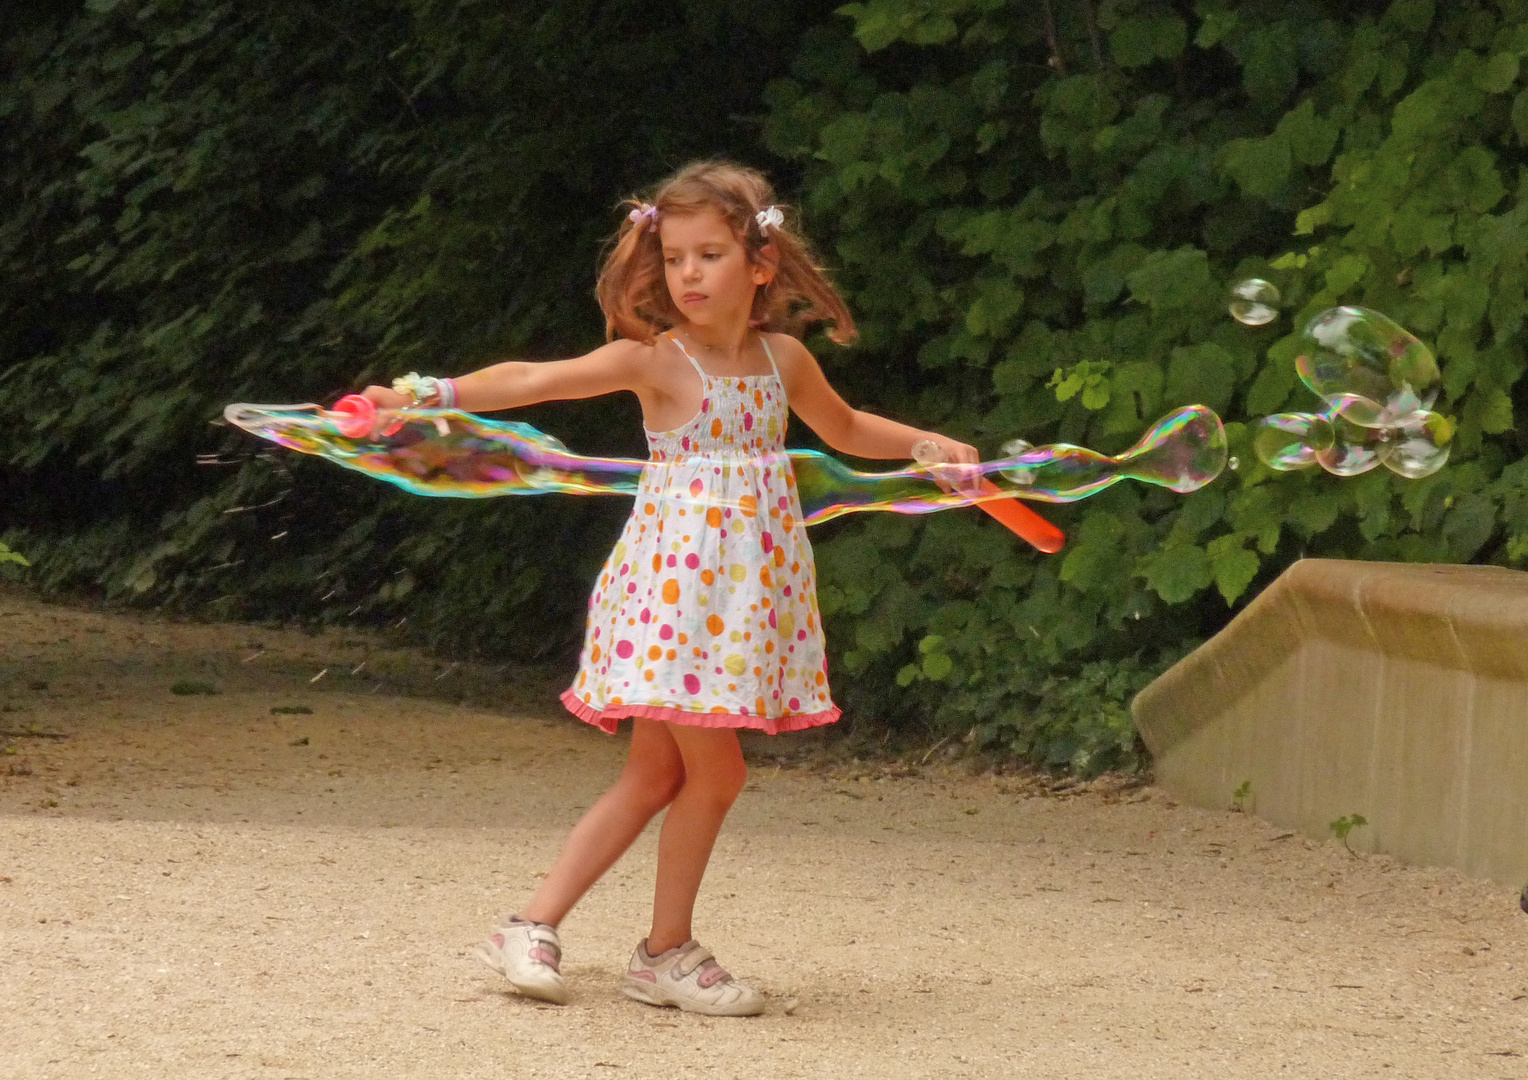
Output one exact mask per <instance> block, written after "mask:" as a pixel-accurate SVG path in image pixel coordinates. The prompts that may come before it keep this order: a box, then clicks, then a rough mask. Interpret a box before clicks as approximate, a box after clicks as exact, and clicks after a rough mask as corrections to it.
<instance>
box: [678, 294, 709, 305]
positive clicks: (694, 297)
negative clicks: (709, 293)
mask: <svg viewBox="0 0 1528 1080" xmlns="http://www.w3.org/2000/svg"><path fill="white" fill-rule="evenodd" d="M705 298H706V294H705V293H698V292H687V293H685V294H684V295H683V296H681V297H680V298H679V299H680V300H682V301H684V302H685V303H686V304H698V303H700V302H701V301H702V300H704V299H705Z"/></svg>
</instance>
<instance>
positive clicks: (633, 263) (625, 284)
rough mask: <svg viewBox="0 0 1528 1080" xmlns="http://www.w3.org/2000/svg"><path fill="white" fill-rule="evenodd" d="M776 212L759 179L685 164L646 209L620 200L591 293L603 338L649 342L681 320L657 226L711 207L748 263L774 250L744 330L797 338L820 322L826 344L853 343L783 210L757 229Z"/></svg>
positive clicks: (847, 322)
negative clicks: (618, 218)
mask: <svg viewBox="0 0 1528 1080" xmlns="http://www.w3.org/2000/svg"><path fill="white" fill-rule="evenodd" d="M775 205H777V204H776V203H775V194H774V190H773V189H772V188H771V187H770V186H769V181H768V180H766V179H764V176H763V174H762V173H759V172H756V171H755V170H753V169H749V168H745V167H744V166H742V165H734V164H732V163H731V162H728V161H697V162H695V163H693V164H691V165H686V166H685V167H684V168H682V169H680V170H679V171H678V172H677V173H675V174H674V175H673V176H671V177H669V178H668V179H667V180H665V181H664V182H663V183H662V184H660V185H658V188H657V190H656V191H654V193H653V196H652V201H651V204H648V203H644V202H641V201H640V200H637V199H628V200H626V202H624V203H623V204H622V207H623V209H625V208H630V209H632V210H633V213H632V215H631V216H629V217H627V218H625V219H623V220H622V222H621V228H620V231H619V232H618V233H617V234H616V240H615V246H614V248H613V249H612V250H611V252H610V254H609V255H607V256H606V258H605V264H604V266H602V267H601V268H600V276H599V283H598V285H597V286H596V287H595V292H596V294H597V295H598V297H599V302H600V308H601V310H603V311H604V313H605V336H606V338H607V339H614V338H617V337H623V338H631V339H632V340H634V341H642V342H651V341H652V340H653V338H655V337H656V336H657V335H658V334H660V333H662V332H663V331H665V330H668V329H669V328H670V327H673V326H675V325H676V324H678V323H679V322H680V321H681V319H682V317H681V316H680V314H679V309H678V308H676V307H675V306H674V300H673V298H672V297H671V296H669V291H668V284H667V282H666V281H665V280H664V274H663V245H662V242H661V241H660V240H659V238H658V223H659V222H660V221H662V219H663V218H664V216H665V215H668V214H693V213H697V212H698V211H701V210H704V209H707V208H709V209H712V210H715V211H716V212H717V213H719V214H720V215H721V216H722V219H723V220H725V221H726V222H727V224H728V225H730V226H731V227H732V232H733V234H734V235H735V236H737V238H738V239H739V240H740V241H741V242H742V244H743V250H744V252H745V253H746V255H747V257H748V261H749V263H751V264H753V265H759V264H763V263H767V262H768V261H769V260H768V258H767V257H766V256H765V255H764V253H763V249H764V247H765V246H766V245H768V246H769V247H771V248H773V249H774V256H775V259H774V265H775V273H774V277H772V278H771V279H770V281H769V283H768V284H766V285H761V286H760V287H759V290H758V292H756V293H755V294H754V298H753V313H752V315H751V317H750V319H749V323H750V325H752V326H754V327H757V328H758V329H761V330H773V331H780V332H784V333H788V334H796V333H799V332H800V330H801V328H802V327H803V326H804V324H806V323H808V322H812V321H815V320H819V319H825V320H827V321H829V322H831V323H832V324H833V328H832V329H831V330H829V331H828V337H829V338H831V339H832V340H833V341H836V342H837V343H838V344H840V345H847V344H849V343H850V342H852V341H853V340H854V339H855V337H857V336H858V335H857V332H856V331H855V329H854V319H853V317H852V316H851V315H850V314H849V309H848V307H847V306H846V305H845V304H844V301H843V297H841V296H839V295H838V292H837V290H835V289H834V288H833V286H832V285H830V284H829V283H828V279H827V278H826V277H824V276H823V272H822V269H821V268H820V267H818V266H817V264H816V262H815V260H814V259H813V258H812V252H811V249H810V248H809V247H808V246H807V244H806V241H805V240H804V239H803V238H802V237H801V236H800V235H799V234H798V233H797V232H796V231H795V229H794V228H792V226H791V221H790V217H791V215H789V213H788V208H787V207H784V206H781V207H779V209H780V210H781V211H782V212H786V217H785V220H784V221H783V222H782V223H780V224H778V225H775V224H772V225H770V226H769V227H768V228H767V229H766V228H765V227H763V226H761V225H760V224H759V221H758V214H759V212H760V211H761V210H765V209H767V208H768V207H770V206H775ZM639 212H641V213H639Z"/></svg>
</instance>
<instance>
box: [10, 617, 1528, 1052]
mask: <svg viewBox="0 0 1528 1080" xmlns="http://www.w3.org/2000/svg"><path fill="white" fill-rule="evenodd" d="M362 661H365V662H366V664H367V665H368V666H367V667H364V668H362V669H361V671H360V672H359V673H357V674H355V675H350V674H349V672H350V671H351V670H352V669H353V668H354V667H355V666H356V665H357V664H359V663H361V662H362ZM325 668H327V669H328V672H329V674H328V675H326V676H325V677H324V678H322V679H320V680H319V681H318V682H317V683H312V682H310V681H309V680H310V679H311V678H312V676H313V675H314V674H315V673H316V672H317V671H319V670H322V669H325ZM443 670H444V671H450V675H449V678H446V677H443V678H442V679H437V678H435V676H436V675H439V674H440V673H441V671H443ZM342 676H343V677H342ZM479 676H482V673H481V672H477V673H475V672H474V671H473V670H471V669H467V668H464V669H461V670H460V671H454V670H452V669H436V670H432V669H431V668H430V665H429V662H428V661H425V660H422V659H420V658H418V657H412V656H410V655H409V654H407V653H403V652H400V651H398V650H387V649H384V648H382V647H381V646H380V645H378V644H377V643H376V642H373V641H370V640H368V639H362V638H356V637H342V636H340V635H336V634H329V635H319V636H308V635H304V634H301V633H297V632H292V631H273V630H268V629H257V628H251V627H241V626H198V625H185V624H175V623H169V622H163V621H158V620H145V619H134V618H130V617H125V616H122V615H113V614H105V613H100V612H94V611H89V610H81V609H73V608H61V607H50V606H44V605H41V604H38V603H36V602H34V601H32V600H30V599H27V598H26V597H24V596H21V595H18V594H15V593H0V710H3V711H0V728H4V729H5V730H6V731H8V732H12V733H19V734H13V735H11V736H9V737H5V738H0V743H3V745H4V746H5V756H4V757H0V934H3V940H4V945H5V949H4V955H5V961H4V964H3V966H0V1077H17V1078H20V1077H26V1078H29V1080H31V1078H52V1077H77V1076H96V1075H101V1076H114V1077H133V1076H149V1077H187V1078H197V1080H204V1078H205V1080H212V1078H221V1077H258V1078H262V1080H265V1078H269V1080H285V1078H296V1077H303V1078H313V1080H335V1078H344V1077H453V1078H464V1080H465V1078H475V1077H493V1078H495V1080H502V1078H504V1077H512V1078H519V1077H532V1076H547V1077H553V1076H555V1077H585V1076H590V1077H612V1078H622V1077H626V1078H635V1077H665V1078H671V1077H749V1078H769V1080H774V1078H784V1077H833V1078H835V1080H838V1078H847V1077H898V1078H903V1077H907V1078H914V1077H929V1078H934V1077H939V1078H943V1077H1058V1078H1059V1077H1067V1078H1074V1077H1088V1078H1090V1080H1095V1078H1096V1080H1107V1078H1114V1077H1120V1078H1125V1077H1128V1078H1130V1080H1141V1078H1151V1077H1162V1078H1171V1080H1190V1078H1199V1077H1203V1078H1206V1080H1209V1078H1213V1080H1223V1078H1225V1077H1229V1076H1235V1077H1273V1076H1278V1077H1313V1078H1315V1077H1319V1078H1321V1080H1336V1078H1343V1080H1346V1078H1353V1077H1471V1078H1474V1077H1493V1078H1494V1077H1501V1078H1509V1077H1511V1078H1516V1077H1522V1076H1524V1075H1525V1074H1528V1057H1525V1056H1528V947H1525V944H1524V940H1523V939H1524V936H1525V932H1528V915H1524V914H1522V913H1521V912H1520V911H1519V910H1518V908H1517V898H1516V896H1515V895H1513V894H1511V893H1509V892H1508V891H1507V890H1504V889H1501V888H1499V887H1496V886H1493V885H1490V884H1488V883H1481V882H1476V881H1471V880H1468V879H1465V878H1463V877H1460V876H1459V875H1458V874H1456V873H1454V872H1453V871H1442V870H1432V869H1421V868H1408V867H1402V866H1399V865H1396V864H1395V863H1393V862H1391V861H1389V860H1387V859H1384V858H1371V857H1362V858H1360V857H1354V856H1350V855H1349V854H1348V853H1347V852H1346V851H1345V850H1344V849H1343V848H1342V847H1341V845H1339V844H1336V843H1335V842H1333V843H1326V844H1313V843H1310V842H1308V841H1305V840H1302V839H1300V838H1298V837H1294V836H1290V835H1288V834H1286V833H1283V832H1281V831H1279V830H1276V829H1274V828H1273V827H1271V826H1269V825H1268V824H1266V823H1264V822H1262V821H1259V820H1258V819H1257V818H1255V817H1252V816H1249V815H1241V814H1235V813H1231V812H1229V811H1228V812H1224V813H1205V812H1202V811H1198V810H1194V809H1191V808H1187V807H1180V806H1176V805H1174V803H1173V802H1172V800H1170V799H1169V798H1167V797H1166V795H1165V794H1164V793H1162V792H1160V791H1157V790H1154V789H1151V788H1132V787H1129V786H1128V785H1125V784H1121V783H1118V782H1114V783H1100V784H1096V785H1086V786H1079V787H1073V788H1070V789H1067V790H1065V791H1061V792H1053V791H1051V790H1050V789H1049V786H1048V785H1046V784H1044V783H1042V782H1040V781H1038V780H1036V779H1034V778H1025V777H990V776H986V777H970V776H966V775H963V774H961V773H960V772H958V771H957V770H955V769H954V768H953V767H946V768H943V769H936V768H926V769H922V770H915V772H916V773H918V774H917V775H911V776H891V775H887V774H886V772H887V771H886V770H880V769H877V768H875V767H872V766H861V765H856V764H851V765H841V766H839V767H837V768H834V769H825V768H816V769H805V768H791V767H779V766H778V765H775V764H771V760H770V755H771V753H772V752H773V751H774V750H776V749H777V748H778V747H777V744H772V743H770V742H768V741H767V740H762V739H761V740H757V741H755V742H753V743H752V744H751V746H750V752H751V754H752V756H753V759H754V762H755V764H754V767H753V771H752V775H751V779H750V782H749V786H748V789H747V791H746V792H745V794H744V796H743V798H742V799H741V800H740V802H739V804H738V807H737V809H736V810H735V811H734V815H733V818H732V820H731V821H730V822H729V825H728V827H727V829H726V830H724V832H723V835H722V839H721V841H720V843H719V845H718V848H717V852H716V856H715V859H714V860H713V863H712V868H711V872H710V875H709V877H708V878H707V882H706V886H705V889H704V890H703V892H702V897H701V907H700V911H699V914H698V929H699V931H700V933H701V936H702V940H704V941H705V942H706V943H707V945H708V946H710V947H711V948H713V949H714V950H716V952H717V953H718V955H719V956H720V957H721V959H722V960H723V962H724V963H725V964H726V965H727V966H728V967H729V968H730V969H731V970H733V971H734V972H735V973H736V974H738V975H740V976H742V977H745V978H748V979H751V980H753V981H755V982H756V984H757V985H759V986H760V987H761V988H763V989H764V990H766V991H767V992H768V993H769V995H770V997H771V1008H770V1011H769V1013H768V1014H767V1015H766V1016H764V1017H761V1018H758V1019H752V1020H720V1019H718V1020H711V1019H705V1018H699V1017H693V1016H689V1015H685V1014H680V1013H677V1012H674V1011H671V1010H655V1009H652V1008H649V1007H645V1006H642V1005H639V1004H636V1003H634V1002H631V1001H628V1000H627V999H625V998H624V997H622V996H620V994H619V993H618V992H617V990H616V981H617V978H618V975H619V973H620V971H621V970H622V968H623V966H624V964H625V961H626V958H627V956H628V955H629V953H630V950H631V948H632V947H633V945H634V944H635V942H636V940H637V938H638V937H640V936H641V934H642V933H643V932H644V929H645V922H644V919H645V916H646V914H647V910H648V901H649V893H650V889H651V881H652V858H653V847H654V832H653V830H650V831H649V833H648V835H646V836H644V837H643V838H642V840H640V841H639V842H638V844H637V846H636V848H635V849H634V850H633V851H632V853H631V854H630V855H629V856H628V857H627V858H626V860H625V861H623V862H622V863H621V864H620V865H619V866H618V867H617V868H616V870H615V871H614V872H613V873H612V874H611V875H610V877H609V878H607V879H606V880H605V881H604V882H602V883H601V884H600V885H599V886H598V887H597V888H596V889H595V891H594V892H593V893H591V894H590V896H589V897H588V898H587V899H586V901H585V902H584V904H583V905H582V906H581V907H580V908H579V909H578V910H577V911H575V913H574V914H573V916H572V917H570V918H569V920H568V921H567V923H566V924H565V926H564V928H563V930H564V934H563V937H564V942H565V945H566V948H567V962H566V970H567V972H568V975H569V980H570V984H571V988H572V992H573V1004H571V1005H570V1006H568V1007H566V1008H557V1007H554V1006H548V1005H538V1004H533V1003H530V1002H528V1001H525V1000H522V999H520V998H518V997H516V996H515V995H513V994H512V993H509V992H507V991H506V988H505V986H504V985H503V983H502V981H501V980H499V979H498V977H497V976H496V975H494V974H493V973H492V972H490V971H488V970H487V969H486V968H483V967H481V966H480V965H479V964H478V963H477V962H476V961H474V960H472V959H471V958H470V957H469V956H468V955H467V950H468V948H469V947H470V945H471V944H472V942H473V941H475V940H476V939H477V938H478V937H479V935H480V934H481V933H482V931H483V929H484V927H485V926H486V925H487V923H488V921H489V920H490V919H491V918H492V917H493V916H495V915H496V914H498V913H500V912H501V911H504V910H507V909H509V908H511V907H513V905H514V904H515V903H516V902H517V901H518V900H519V899H521V898H522V897H523V896H524V895H525V894H526V893H527V891H528V890H529V889H530V888H531V886H532V885H533V883H534V880H535V877H536V875H537V873H538V872H539V871H540V870H542V869H544V868H545V867H546V866H547V865H548V864H549V862H550V860H551V859H552V857H553V855H554V854H555V851H556V849H557V846H558V844H559V842H560V840H561V838H562V835H563V833H564V832H565V830H566V829H567V828H568V827H569V826H570V825H571V824H572V823H573V822H574V821H575V820H576V819H577V816H578V814H579V812H580V810H581V809H582V808H583V807H585V806H587V805H589V803H590V801H591V800H592V799H593V798H594V797H596V795H597V794H598V793H599V792H600V791H601V790H602V789H603V787H604V786H605V785H607V784H608V783H609V781H610V780H611V779H612V778H613V776H614V775H615V772H616V770H617V769H618V768H619V764H620V760H621V754H622V751H623V740H621V739H619V738H617V739H612V738H608V737H606V736H603V735H601V734H600V733H598V732H596V731H594V730H592V729H589V728H586V727H584V726H583V725H580V724H577V723H576V722H573V721H571V720H568V719H564V718H562V717H561V716H557V715H556V714H554V713H552V712H551V711H550V710H549V709H548V708H546V707H542V708H541V711H540V713H539V714H537V713H535V712H529V713H528V712H525V711H503V710H492V709H488V708H485V707H482V706H480V705H476V706H475V705H473V704H470V703H469V704H456V703H453V702H450V701H444V700H440V699H439V698H438V697H435V698H428V697H419V696H405V695H403V694H401V693H399V692H398V691H399V690H400V688H401V689H411V688H412V689H414V690H416V691H418V690H423V689H428V690H431V691H432V692H435V693H439V692H440V691H441V688H442V686H443V685H451V680H452V679H457V678H459V679H461V680H462V681H461V684H460V685H461V686H462V687H463V690H462V693H463V695H464V696H466V697H467V698H468V699H469V702H470V700H472V699H474V697H480V696H481V694H482V692H483V691H484V687H486V686H488V683H487V682H485V681H479V682H477V683H474V682H473V679H474V678H478V677H479ZM486 678H487V676H482V679H486ZM410 679H412V680H413V682H412V683H410V681H409V680H410ZM500 679H501V682H502V680H503V676H502V675H501V676H500ZM368 680H371V681H368ZM177 682H180V683H182V684H184V683H186V682H192V683H197V682H200V683H203V684H206V685H205V686H203V687H201V688H203V689H206V688H211V689H216V690H217V691H218V692H217V693H215V694H194V693H193V694H175V693H172V692H171V690H170V687H171V686H172V684H175V683H177ZM186 688H187V687H186V686H185V685H182V686H181V689H183V690H184V689H186ZM372 690H376V692H371V691H372ZM537 690H538V693H543V694H544V691H543V690H542V688H537ZM544 700H550V698H549V697H545V698H544ZM273 708H276V709H285V710H298V709H304V708H305V709H311V710H312V711H311V712H300V711H284V712H275V713H273V712H272V710H273ZM38 733H52V734H58V735H63V736H66V737H64V738H47V737H44V736H43V735H40V734H38ZM783 738H786V739H789V738H791V737H790V736H785V737H783ZM1361 809H1362V808H1358V807H1355V810H1361Z"/></svg>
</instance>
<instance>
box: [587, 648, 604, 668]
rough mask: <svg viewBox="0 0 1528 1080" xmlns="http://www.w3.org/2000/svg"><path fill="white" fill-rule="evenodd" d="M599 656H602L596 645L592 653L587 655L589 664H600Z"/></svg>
mask: <svg viewBox="0 0 1528 1080" xmlns="http://www.w3.org/2000/svg"><path fill="white" fill-rule="evenodd" d="M601 655H602V654H601V653H600V647H599V646H598V645H596V646H595V647H594V649H593V651H592V652H590V653H589V662H590V663H591V664H597V663H599V662H600V656H601Z"/></svg>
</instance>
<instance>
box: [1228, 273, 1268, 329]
mask: <svg viewBox="0 0 1528 1080" xmlns="http://www.w3.org/2000/svg"><path fill="white" fill-rule="evenodd" d="M1281 299H1282V297H1280V296H1279V289H1278V286H1277V285H1274V284H1273V283H1272V282H1271V281H1264V280H1263V279H1262V278H1247V279H1246V280H1245V281H1238V282H1237V283H1236V284H1235V285H1232V286H1231V293H1230V296H1228V297H1227V298H1226V309H1227V310H1228V311H1230V313H1231V318H1233V319H1235V320H1236V321H1237V322H1239V323H1241V324H1242V325H1243V326H1267V325H1268V324H1269V323H1271V322H1273V320H1274V319H1277V318H1278V317H1279V302H1280V300H1281Z"/></svg>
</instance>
